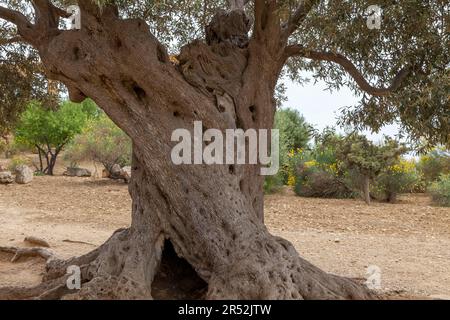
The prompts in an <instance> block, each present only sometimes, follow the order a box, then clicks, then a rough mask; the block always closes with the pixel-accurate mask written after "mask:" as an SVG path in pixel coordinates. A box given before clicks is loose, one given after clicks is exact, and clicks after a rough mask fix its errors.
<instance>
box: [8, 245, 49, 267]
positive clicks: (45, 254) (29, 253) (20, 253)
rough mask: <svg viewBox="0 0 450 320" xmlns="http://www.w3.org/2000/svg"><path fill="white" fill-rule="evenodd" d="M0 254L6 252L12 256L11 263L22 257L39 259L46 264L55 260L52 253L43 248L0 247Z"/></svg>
mask: <svg viewBox="0 0 450 320" xmlns="http://www.w3.org/2000/svg"><path fill="white" fill-rule="evenodd" d="M0 252H6V253H11V254H14V256H13V257H12V259H11V262H13V263H14V262H17V261H18V260H19V259H20V258H23V257H41V258H43V259H45V260H46V261H47V263H48V262H49V261H51V260H53V259H55V258H56V257H55V255H54V254H53V252H51V251H50V250H47V249H43V248H17V247H0Z"/></svg>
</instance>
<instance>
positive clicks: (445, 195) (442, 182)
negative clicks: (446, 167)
mask: <svg viewBox="0 0 450 320" xmlns="http://www.w3.org/2000/svg"><path fill="white" fill-rule="evenodd" d="M429 192H430V194H431V195H432V197H433V201H434V202H435V203H436V204H437V205H440V206H444V207H450V174H446V175H442V176H441V177H440V178H439V180H438V181H436V182H434V183H433V184H432V185H431V187H430V188H429Z"/></svg>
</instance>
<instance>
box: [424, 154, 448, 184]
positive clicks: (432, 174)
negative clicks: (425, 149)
mask: <svg viewBox="0 0 450 320" xmlns="http://www.w3.org/2000/svg"><path fill="white" fill-rule="evenodd" d="M418 168H419V170H420V172H421V173H422V175H423V178H424V180H425V183H426V184H427V185H429V184H432V183H433V182H435V181H437V180H438V179H439V177H440V176H441V175H442V174H449V173H450V151H447V150H445V149H444V148H435V149H433V150H432V151H430V152H429V153H427V154H425V155H422V156H421V157H420V160H419V163H418Z"/></svg>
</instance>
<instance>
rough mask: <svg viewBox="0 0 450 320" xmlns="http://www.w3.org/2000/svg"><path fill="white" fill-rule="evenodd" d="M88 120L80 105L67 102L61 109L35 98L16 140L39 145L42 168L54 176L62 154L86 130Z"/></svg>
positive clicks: (41, 169) (20, 125)
mask: <svg viewBox="0 0 450 320" xmlns="http://www.w3.org/2000/svg"><path fill="white" fill-rule="evenodd" d="M86 121H87V115H86V114H85V112H84V111H83V109H82V107H81V106H80V105H78V104H75V103H71V102H64V103H63V104H62V105H61V106H60V107H59V108H58V109H57V110H52V109H45V108H43V106H42V105H41V104H40V103H39V102H36V101H33V102H30V103H29V104H28V106H27V109H26V110H25V111H24V112H23V114H22V115H21V117H20V121H19V123H18V126H17V128H16V133H15V141H16V142H17V143H19V144H22V145H25V146H30V147H36V148H37V150H38V152H39V158H40V164H39V165H40V168H39V170H40V171H41V172H43V173H46V174H49V175H53V168H54V166H55V164H56V159H57V157H58V155H59V154H60V152H61V151H62V149H63V148H64V146H66V145H67V144H68V143H69V142H70V141H71V140H72V139H73V138H74V137H75V135H76V134H78V133H80V132H81V131H82V129H83V127H84V126H85V124H86ZM43 158H45V162H46V163H44V162H43Z"/></svg>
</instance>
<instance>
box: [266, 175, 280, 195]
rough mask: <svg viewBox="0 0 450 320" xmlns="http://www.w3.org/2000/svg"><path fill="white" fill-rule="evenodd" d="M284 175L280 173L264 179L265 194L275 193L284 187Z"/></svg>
mask: <svg viewBox="0 0 450 320" xmlns="http://www.w3.org/2000/svg"><path fill="white" fill-rule="evenodd" d="M283 186H284V182H283V176H282V175H281V174H280V173H278V174H276V175H274V176H267V177H266V178H265V180H264V194H273V193H276V192H278V191H280V190H281V188H283Z"/></svg>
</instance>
